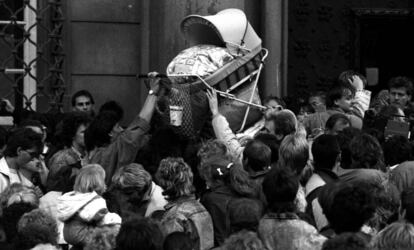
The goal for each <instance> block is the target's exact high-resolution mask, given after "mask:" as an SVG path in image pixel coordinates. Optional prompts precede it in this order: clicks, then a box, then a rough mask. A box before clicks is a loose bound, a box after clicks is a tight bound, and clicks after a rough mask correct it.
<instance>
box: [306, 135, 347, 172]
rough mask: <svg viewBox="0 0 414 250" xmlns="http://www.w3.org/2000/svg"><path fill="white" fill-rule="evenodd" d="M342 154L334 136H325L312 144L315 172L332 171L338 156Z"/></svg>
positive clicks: (321, 136) (319, 137)
mask: <svg viewBox="0 0 414 250" xmlns="http://www.w3.org/2000/svg"><path fill="white" fill-rule="evenodd" d="M340 153H341V149H340V148H339V144H338V141H337V140H336V137H335V136H334V135H327V134H323V135H320V136H318V137H317V138H316V139H315V141H314V142H313V143H312V155H313V164H314V167H315V170H319V169H328V170H332V168H333V167H334V166H335V162H336V160H337V159H338V155H339V154H340Z"/></svg>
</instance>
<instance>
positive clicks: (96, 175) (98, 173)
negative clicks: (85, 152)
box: [73, 164, 106, 195]
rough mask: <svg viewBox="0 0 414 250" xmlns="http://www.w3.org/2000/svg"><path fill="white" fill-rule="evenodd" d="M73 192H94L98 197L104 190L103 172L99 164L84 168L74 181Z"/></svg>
mask: <svg viewBox="0 0 414 250" xmlns="http://www.w3.org/2000/svg"><path fill="white" fill-rule="evenodd" d="M73 190H74V191H76V192H79V193H89V192H93V191H95V192H96V193H98V194H99V195H101V194H103V192H105V190H106V185H105V170H104V169H103V168H102V167H101V165H99V164H89V165H86V166H84V167H83V168H82V169H81V170H80V172H79V174H78V176H77V177H76V179H75V185H74V186H73Z"/></svg>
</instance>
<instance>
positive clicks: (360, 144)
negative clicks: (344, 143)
mask: <svg viewBox="0 0 414 250" xmlns="http://www.w3.org/2000/svg"><path fill="white" fill-rule="evenodd" d="M349 148H350V151H351V157H352V168H365V169H377V170H382V171H385V164H384V155H383V152H382V148H381V146H380V144H379V142H378V140H377V139H376V138H375V137H373V136H371V135H368V134H361V135H357V136H355V137H354V138H353V139H352V140H351V142H350V143H349Z"/></svg>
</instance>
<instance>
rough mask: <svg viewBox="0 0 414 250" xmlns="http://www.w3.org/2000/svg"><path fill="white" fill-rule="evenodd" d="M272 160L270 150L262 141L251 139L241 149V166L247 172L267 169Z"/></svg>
mask: <svg viewBox="0 0 414 250" xmlns="http://www.w3.org/2000/svg"><path fill="white" fill-rule="evenodd" d="M271 160H272V151H271V150H270V148H269V147H268V146H267V145H266V144H264V143H263V142H261V141H259V140H256V139H253V140H250V141H248V142H247V144H246V146H245V147H244V150H243V167H244V169H245V170H246V171H247V172H249V173H257V172H263V171H267V170H268V169H269V167H270V163H271Z"/></svg>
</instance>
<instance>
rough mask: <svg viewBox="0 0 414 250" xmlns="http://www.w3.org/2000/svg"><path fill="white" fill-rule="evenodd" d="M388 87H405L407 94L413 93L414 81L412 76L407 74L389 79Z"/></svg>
mask: <svg viewBox="0 0 414 250" xmlns="http://www.w3.org/2000/svg"><path fill="white" fill-rule="evenodd" d="M388 88H389V89H391V88H405V90H406V91H407V95H410V96H412V94H413V82H412V80H411V79H410V78H408V77H405V76H397V77H393V78H391V79H390V80H389V81H388Z"/></svg>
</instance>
